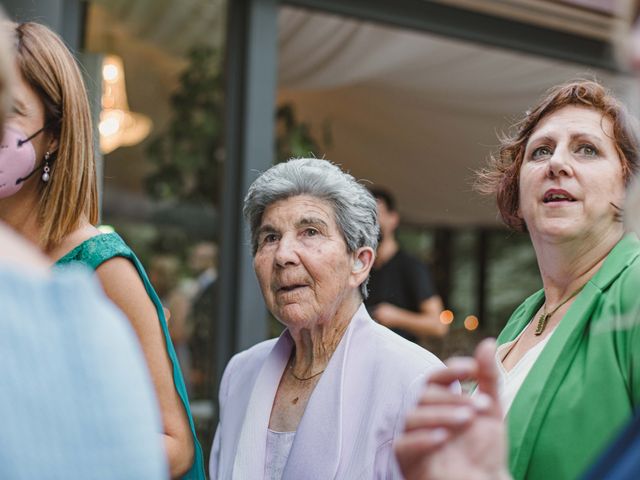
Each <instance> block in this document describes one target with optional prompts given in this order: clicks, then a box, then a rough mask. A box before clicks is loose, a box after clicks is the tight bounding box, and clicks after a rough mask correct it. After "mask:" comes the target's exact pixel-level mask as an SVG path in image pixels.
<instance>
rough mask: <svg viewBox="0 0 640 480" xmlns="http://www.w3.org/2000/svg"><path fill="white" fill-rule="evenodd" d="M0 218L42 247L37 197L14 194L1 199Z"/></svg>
mask: <svg viewBox="0 0 640 480" xmlns="http://www.w3.org/2000/svg"><path fill="white" fill-rule="evenodd" d="M0 220H2V221H4V222H5V223H6V224H7V225H8V226H10V227H11V228H12V229H13V230H15V231H16V232H17V233H19V234H20V235H21V236H23V237H24V238H26V239H27V240H30V241H31V242H32V243H33V244H35V245H38V246H39V247H40V248H41V249H42V247H43V245H42V244H41V232H42V228H41V226H40V225H39V223H38V202H37V201H36V199H35V197H30V196H24V195H19V194H16V195H13V196H12V197H9V198H5V199H3V200H2V201H0Z"/></svg>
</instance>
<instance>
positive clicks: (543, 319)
mask: <svg viewBox="0 0 640 480" xmlns="http://www.w3.org/2000/svg"><path fill="white" fill-rule="evenodd" d="M585 285H586V283H585ZM583 288H584V285H582V286H581V287H580V288H578V289H577V290H576V291H575V292H573V293H572V294H571V295H569V296H568V297H567V298H565V299H564V300H563V301H562V302H560V303H559V304H558V306H557V307H556V308H554V309H553V310H551V311H550V312H549V313H547V301H546V299H545V301H544V305H543V306H542V313H541V314H540V317H538V324H537V325H536V331H535V332H533V334H534V335H536V336H539V335H541V334H542V332H544V329H545V328H546V326H547V322H548V321H549V319H550V318H551V317H552V315H553V314H554V313H556V312H557V311H558V309H559V308H560V307H561V306H563V305H564V304H565V303H567V302H568V301H569V300H571V299H572V298H573V297H575V296H576V295H577V294H578V293H580V291H581V290H582V289H583Z"/></svg>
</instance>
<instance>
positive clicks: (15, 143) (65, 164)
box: [0, 23, 204, 479]
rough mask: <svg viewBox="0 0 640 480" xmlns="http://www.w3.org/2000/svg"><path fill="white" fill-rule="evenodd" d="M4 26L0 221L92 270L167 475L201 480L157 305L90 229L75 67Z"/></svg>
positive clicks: (82, 109)
mask: <svg viewBox="0 0 640 480" xmlns="http://www.w3.org/2000/svg"><path fill="white" fill-rule="evenodd" d="M5 28H7V29H8V30H9V32H10V34H11V35H13V37H14V42H13V43H14V44H15V49H16V50H15V56H16V67H17V70H16V72H15V73H16V82H15V89H14V92H13V105H12V111H11V114H10V116H9V117H8V118H7V122H6V126H5V138H4V141H3V146H5V148H4V149H3V151H2V152H1V153H0V155H3V156H5V159H8V160H10V161H7V162H5V164H6V165H7V168H5V169H4V170H3V171H2V173H0V220H3V221H4V222H6V223H7V224H8V225H10V226H12V227H13V228H14V229H15V230H17V231H18V232H19V233H21V234H22V235H23V236H24V237H26V238H28V239H30V240H31V241H32V242H34V243H35V244H37V245H38V246H39V247H40V248H41V250H42V251H43V252H44V253H45V255H46V256H47V257H48V259H49V260H50V261H51V263H52V264H54V263H55V264H57V265H59V266H62V265H66V264H69V263H74V262H80V263H84V264H86V265H88V266H89V267H91V268H93V269H95V271H96V273H97V276H98V278H99V280H100V282H101V284H102V287H103V288H104V290H105V292H106V293H107V295H108V296H109V297H110V298H111V300H112V301H113V302H114V303H115V304H116V305H117V306H118V307H119V308H120V309H121V310H122V311H123V312H124V313H125V315H126V316H127V317H128V319H129V321H130V322H131V325H132V326H133V328H134V330H135V331H136V333H137V336H138V339H139V341H140V344H141V345H142V349H143V351H144V354H145V358H146V361H147V366H148V368H149V371H150V373H151V377H152V379H153V383H154V387H155V390H156V395H157V398H158V402H159V405H160V410H161V414H162V421H163V427H164V432H162V435H163V440H164V445H165V449H166V454H167V457H168V462H169V467H170V472H171V476H172V477H182V478H188V479H200V478H204V469H203V466H202V453H201V450H200V446H199V445H198V442H197V440H196V436H195V430H194V425H193V420H192V418H191V414H190V411H189V403H188V398H187V394H186V389H185V387H184V381H183V379H182V376H181V374H180V369H179V368H178V365H177V360H176V355H175V351H174V349H173V346H172V344H171V340H170V338H169V333H168V330H167V325H166V321H165V317H164V313H163V310H162V305H161V304H160V301H159V299H158V297H157V295H156V294H155V292H154V290H153V288H152V286H151V284H150V283H149V280H148V278H147V276H146V274H145V272H144V269H143V268H142V265H141V264H140V262H139V261H138V259H137V258H136V256H135V255H134V254H133V252H132V251H131V250H130V249H129V247H127V245H126V244H125V243H124V242H123V241H122V239H121V238H120V237H119V236H118V235H117V234H109V235H104V234H101V233H100V231H99V230H97V229H96V228H95V226H94V225H95V224H96V222H97V220H98V196H97V189H96V173H95V164H94V155H93V138H92V133H91V132H92V127H91V118H90V113H89V105H88V101H87V95H86V91H85V88H84V84H83V81H82V77H81V74H80V71H79V69H78V67H77V65H76V63H75V60H74V58H73V57H72V55H71V54H70V52H69V51H68V49H67V48H66V47H65V46H64V44H63V42H62V41H61V40H60V38H58V36H57V35H56V34H54V33H53V32H52V31H51V30H49V29H48V28H47V27H45V26H43V25H39V24H37V23H23V24H19V25H18V24H11V23H8V24H5ZM78 294H79V295H81V294H82V293H81V292H78ZM90 320H91V319H90V318H88V319H87V321H90Z"/></svg>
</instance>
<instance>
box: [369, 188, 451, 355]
mask: <svg viewBox="0 0 640 480" xmlns="http://www.w3.org/2000/svg"><path fill="white" fill-rule="evenodd" d="M371 193H372V194H373V196H374V197H375V199H376V204H377V208H378V222H379V224H380V244H379V245H378V250H377V252H376V260H375V263H374V264H373V269H372V270H371V274H370V276H369V297H368V298H367V299H366V300H365V305H366V306H367V309H368V310H369V312H370V314H371V316H372V317H373V319H374V320H376V321H377V322H378V323H380V324H382V325H385V326H386V327H389V328H390V329H391V330H393V331H394V332H396V333H397V334H399V335H401V336H403V337H404V338H406V339H407V340H410V341H412V342H414V343H419V342H420V341H424V340H428V339H429V338H430V337H442V336H443V335H445V334H446V333H447V332H448V330H449V326H448V325H446V324H444V323H442V322H441V321H440V313H441V312H442V310H443V305H442V299H441V298H440V296H439V295H438V293H437V292H436V289H435V286H434V284H433V280H432V278H431V274H430V272H429V270H428V268H427V266H426V265H425V264H424V263H422V262H421V261H420V260H418V259H417V258H414V257H412V256H411V255H409V254H408V253H406V252H404V251H403V250H402V249H400V246H399V244H398V240H397V239H396V229H397V228H398V225H399V224H400V215H399V214H398V211H397V209H396V202H395V198H394V197H393V195H392V194H391V193H390V192H388V191H386V190H383V189H381V188H373V189H371Z"/></svg>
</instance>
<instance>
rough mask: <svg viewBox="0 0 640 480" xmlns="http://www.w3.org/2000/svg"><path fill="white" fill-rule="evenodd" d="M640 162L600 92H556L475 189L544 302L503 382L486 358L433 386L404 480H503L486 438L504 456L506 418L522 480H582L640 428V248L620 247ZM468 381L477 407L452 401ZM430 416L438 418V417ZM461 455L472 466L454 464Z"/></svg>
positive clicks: (504, 345) (526, 309)
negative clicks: (519, 237) (462, 415)
mask: <svg viewBox="0 0 640 480" xmlns="http://www.w3.org/2000/svg"><path fill="white" fill-rule="evenodd" d="M638 155H639V144H638V139H637V138H636V136H635V132H634V127H633V126H632V124H631V120H630V117H629V116H628V114H627V113H626V110H625V109H624V107H623V106H622V105H621V104H620V103H619V102H618V101H617V100H616V99H615V98H614V97H613V96H612V95H611V94H610V93H609V92H608V91H607V90H606V89H605V88H604V87H603V86H602V85H600V84H598V83H597V82H593V81H576V82H572V83H568V84H566V85H561V86H558V87H555V88H553V89H551V90H550V91H549V92H548V93H547V95H546V96H545V97H544V98H543V100H542V101H541V102H540V103H539V104H538V105H537V106H536V107H535V108H533V109H532V110H531V111H530V112H528V113H527V115H526V116H525V118H524V119H522V120H521V121H520V122H519V123H518V124H516V126H515V132H514V134H513V135H512V136H508V137H505V138H504V139H503V140H502V146H501V148H500V150H499V152H498V155H497V156H496V157H494V158H493V159H492V162H491V165H490V166H489V168H488V169H486V170H484V171H483V172H481V173H480V177H479V178H480V184H479V185H480V187H481V189H482V190H483V191H484V192H486V193H492V194H495V195H496V196H497V199H498V207H499V209H500V213H501V215H502V218H503V220H504V221H505V223H506V224H507V225H508V226H509V227H511V228H513V229H516V230H521V231H527V232H528V233H529V235H530V237H531V241H532V243H533V247H534V250H535V253H536V257H537V260H538V267H539V269H540V274H541V277H542V283H543V289H542V290H540V291H539V292H537V293H535V294H533V295H532V296H531V297H529V298H528V299H526V300H525V301H524V302H523V303H522V304H521V305H520V306H519V307H518V308H517V309H516V310H515V312H514V313H513V315H512V316H511V318H510V320H509V321H508V323H507V325H506V326H505V328H504V329H503V331H502V333H501V334H500V336H499V337H498V341H497V343H498V348H497V352H496V353H495V361H496V366H497V369H494V368H491V367H492V365H491V364H490V362H489V364H488V365H487V362H486V359H487V353H489V358H491V348H490V347H489V346H483V348H482V349H481V351H480V352H479V357H478V362H479V363H476V364H475V366H474V364H472V363H468V362H466V363H465V362H463V363H462V364H460V363H453V364H450V370H449V372H448V373H447V372H445V373H443V374H437V375H433V376H432V377H431V379H430V380H429V384H428V385H427V388H426V389H425V391H424V392H423V395H422V397H421V399H420V403H419V405H418V408H417V410H416V411H414V412H412V413H411V414H409V416H408V417H407V422H406V427H405V435H404V436H403V438H402V439H401V440H400V441H399V442H398V444H397V446H396V451H397V453H398V457H399V462H400V465H401V467H402V470H403V473H404V474H405V476H406V477H407V478H409V479H418V478H444V477H437V476H435V477H434V476H432V474H435V473H437V474H439V475H443V469H442V468H439V466H440V467H442V466H443V463H442V462H443V460H444V459H446V460H447V462H448V465H449V466H451V467H452V468H453V467H455V468H457V470H458V473H460V472H463V471H464V467H467V469H466V473H464V474H463V475H462V476H460V477H459V478H466V477H465V475H469V474H470V473H471V471H472V470H473V468H475V467H479V468H482V469H484V470H488V471H491V474H489V475H487V476H486V478H506V477H508V474H507V473H506V472H505V471H503V469H502V467H501V465H502V462H501V461H500V457H499V456H493V457H492V456H491V455H490V454H489V452H490V450H491V445H487V444H486V442H483V438H486V437H483V435H482V434H481V431H486V432H488V431H491V432H494V433H496V435H495V436H493V441H494V442H495V443H494V446H500V445H503V443H502V441H501V439H500V435H499V429H497V428H496V424H495V423H493V422H495V419H496V416H498V418H500V414H501V412H503V413H504V414H505V415H506V428H507V431H508V436H509V469H510V473H511V475H512V476H513V478H516V479H523V478H527V479H533V480H535V479H545V480H546V479H548V478H553V479H575V478H579V477H580V475H581V474H582V472H584V471H585V469H586V467H587V466H588V465H590V464H591V463H592V462H593V461H594V460H595V459H596V457H597V455H598V453H599V452H600V451H601V450H602V449H603V448H604V446H605V445H607V444H608V443H609V441H610V440H611V439H612V438H613V437H614V435H615V434H616V433H617V431H618V430H619V429H620V428H621V427H622V426H623V425H624V424H625V423H627V422H628V421H629V420H630V419H631V418H632V416H633V412H634V410H636V409H637V407H638V405H639V404H640V322H639V321H638V312H640V296H639V295H638V289H639V288H640V241H639V240H638V237H637V236H636V234H635V233H625V228H624V226H623V224H622V218H621V217H622V215H621V213H622V210H621V207H622V206H623V204H624V202H625V196H626V193H625V190H626V186H627V185H628V184H629V182H630V181H631V180H632V178H633V177H634V175H635V173H636V171H637V169H638V160H639V158H638ZM480 364H482V365H484V366H479V365H480ZM494 370H495V371H494ZM470 376H476V377H479V386H478V390H479V392H478V394H477V395H476V396H475V397H474V398H472V399H464V398H461V397H459V396H452V395H450V393H449V392H448V390H447V386H448V384H449V383H450V382H452V381H454V380H457V379H466V378H469V377H470ZM478 400H481V401H478ZM494 400H495V401H494ZM479 406H481V407H483V408H479ZM434 409H435V410H436V411H438V412H440V414H439V415H429V413H428V412H430V411H434ZM457 409H462V410H464V411H466V412H467V414H468V419H469V420H468V422H466V425H463V426H462V427H461V426H460V425H459V424H458V425H453V423H451V422H449V423H448V424H447V418H450V417H451V415H448V416H447V413H449V414H450V413H451V412H452V411H456V410H457ZM474 419H477V420H480V421H479V422H478V421H475V420H474ZM465 428H467V429H468V430H465ZM463 446H465V447H469V450H467V451H469V452H472V453H471V454H469V455H466V456H463V457H460V456H458V455H457V453H456V452H458V448H459V447H463ZM485 447H487V448H485ZM438 452H439V454H438V455H436V453H438ZM456 462H457V463H456ZM450 473H451V472H450ZM447 478H457V477H455V475H449V476H448V477H447ZM483 478H485V477H483Z"/></svg>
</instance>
